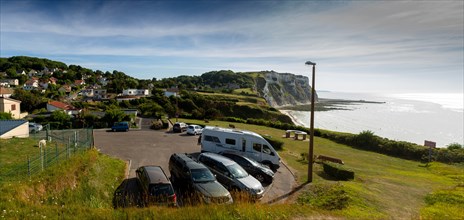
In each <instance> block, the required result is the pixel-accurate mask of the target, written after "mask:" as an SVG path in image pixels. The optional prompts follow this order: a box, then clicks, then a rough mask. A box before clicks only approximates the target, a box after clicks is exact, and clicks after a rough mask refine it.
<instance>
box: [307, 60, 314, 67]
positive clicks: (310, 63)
mask: <svg viewBox="0 0 464 220" xmlns="http://www.w3.org/2000/svg"><path fill="white" fill-rule="evenodd" d="M305 64H306V65H313V66H315V65H316V63H313V62H311V61H306V63H305Z"/></svg>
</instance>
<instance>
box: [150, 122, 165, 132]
mask: <svg viewBox="0 0 464 220" xmlns="http://www.w3.org/2000/svg"><path fill="white" fill-rule="evenodd" d="M163 124H164V123H163V122H162V121H160V120H157V121H152V123H151V125H150V129H154V130H160V129H163Z"/></svg>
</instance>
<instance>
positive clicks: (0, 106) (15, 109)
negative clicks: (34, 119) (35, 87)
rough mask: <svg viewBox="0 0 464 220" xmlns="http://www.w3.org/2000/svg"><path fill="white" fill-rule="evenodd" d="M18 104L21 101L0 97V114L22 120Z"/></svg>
mask: <svg viewBox="0 0 464 220" xmlns="http://www.w3.org/2000/svg"><path fill="white" fill-rule="evenodd" d="M20 104H21V101H18V100H16V99H10V98H6V97H0V112H6V113H11V116H12V117H13V118H15V119H20V118H22V116H21V108H20Z"/></svg>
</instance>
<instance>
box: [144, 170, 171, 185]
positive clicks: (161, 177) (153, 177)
mask: <svg viewBox="0 0 464 220" xmlns="http://www.w3.org/2000/svg"><path fill="white" fill-rule="evenodd" d="M144 168H145V170H146V171H147V173H148V176H149V178H150V183H170V182H169V179H168V178H167V177H166V174H165V173H164V171H163V169H162V168H161V167H160V166H144Z"/></svg>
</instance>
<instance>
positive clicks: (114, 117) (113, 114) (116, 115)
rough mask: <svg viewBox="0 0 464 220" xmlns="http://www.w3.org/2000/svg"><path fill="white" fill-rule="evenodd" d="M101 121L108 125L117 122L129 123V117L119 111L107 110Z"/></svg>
mask: <svg viewBox="0 0 464 220" xmlns="http://www.w3.org/2000/svg"><path fill="white" fill-rule="evenodd" d="M102 119H103V121H105V122H106V123H107V124H108V125H113V124H114V123H115V122H118V121H129V120H130V116H128V115H126V114H125V113H124V112H123V111H122V110H120V109H108V110H106V112H105V116H103V118H102Z"/></svg>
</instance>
